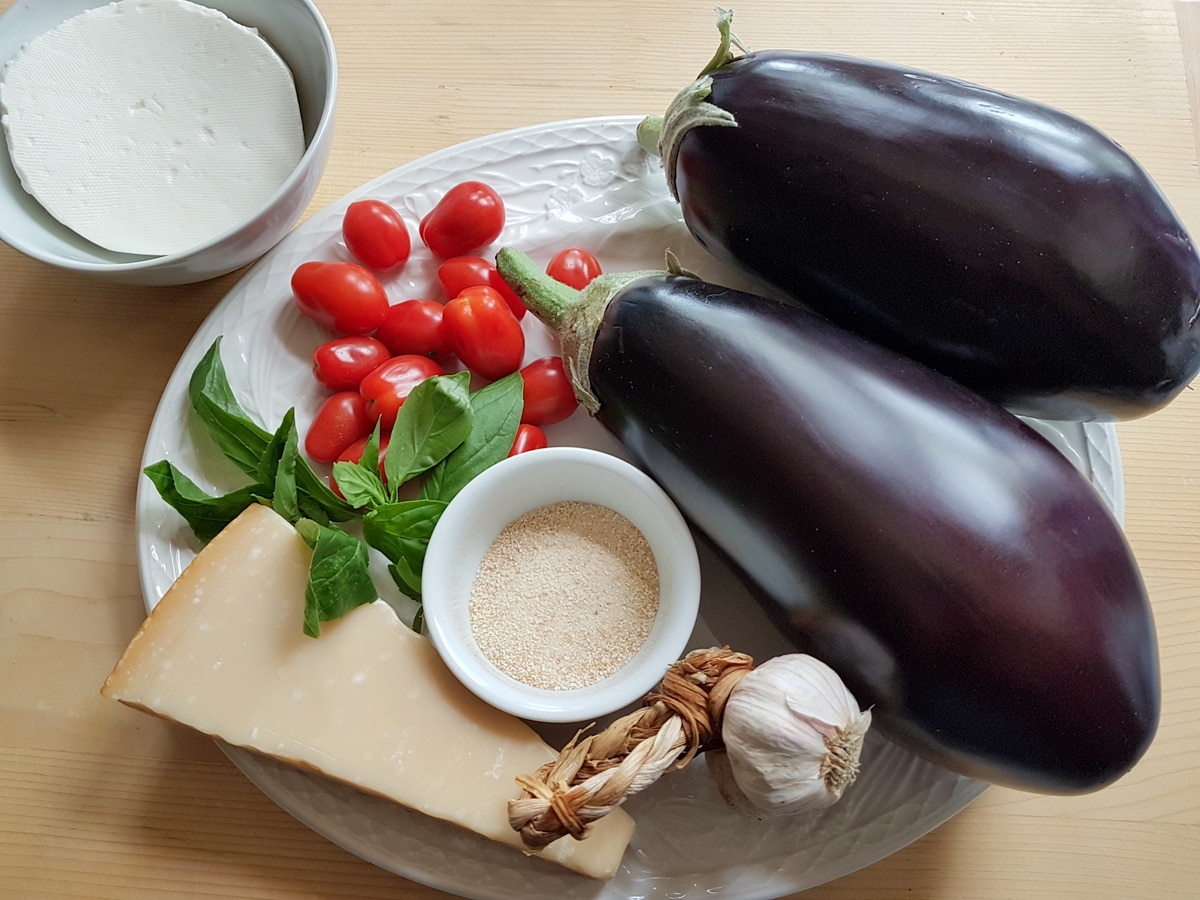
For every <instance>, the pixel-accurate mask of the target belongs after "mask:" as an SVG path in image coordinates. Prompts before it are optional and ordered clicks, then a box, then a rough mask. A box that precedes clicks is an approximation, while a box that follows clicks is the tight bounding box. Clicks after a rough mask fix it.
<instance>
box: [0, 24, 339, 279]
mask: <svg viewBox="0 0 1200 900" xmlns="http://www.w3.org/2000/svg"><path fill="white" fill-rule="evenodd" d="M104 2H105V0H101V2H100V3H98V4H97V5H103V3H104ZM108 2H111V0H108ZM193 2H197V3H199V4H200V5H202V6H206V5H207V4H206V3H205V0H193ZM293 2H296V3H299V4H300V5H301V6H303V7H304V9H305V11H306V12H307V13H308V14H309V16H310V17H311V19H312V21H313V24H314V25H316V27H317V32H318V34H319V36H320V38H321V48H322V50H323V52H324V56H325V64H326V75H325V85H324V98H325V102H324V104H323V106H322V108H321V117H320V119H318V120H317V126H316V128H314V129H313V133H312V138H311V139H310V140H309V141H308V143H307V145H306V146H305V148H304V153H302V154H301V155H300V159H299V161H297V163H296V165H295V166H294V167H293V168H292V171H291V172H290V173H289V174H288V177H287V178H285V179H284V180H283V182H282V183H281V184H280V185H279V187H278V188H277V189H276V190H275V192H274V193H272V194H271V196H270V197H269V198H268V199H267V200H266V201H265V202H264V203H263V205H262V206H261V207H260V208H259V209H258V210H257V211H256V212H255V213H254V214H253V215H251V216H249V217H248V218H246V219H243V220H242V221H241V222H238V223H237V224H236V225H231V226H230V227H229V228H227V229H225V230H224V231H222V232H220V233H219V234H216V235H214V236H213V237H211V238H209V239H208V240H207V241H204V242H203V243H200V244H195V245H194V246H192V247H188V248H187V249H186V250H177V251H176V252H174V253H168V254H163V255H160V256H140V257H137V258H134V259H130V260H128V261H123V262H115V261H114V262H92V261H89V260H81V259H76V258H73V257H69V256H60V255H59V254H57V253H48V252H47V251H46V250H45V249H44V248H42V247H39V246H36V245H31V244H29V243H28V242H26V241H23V240H21V239H20V237H18V236H16V235H13V234H10V233H9V231H8V229H7V228H5V227H4V223H3V222H2V221H0V241H3V242H4V243H6V244H8V245H9V246H10V247H12V248H13V249H14V250H16V251H18V252H19V253H23V254H25V255H26V256H29V257H31V258H32V259H36V260H38V261H39V262H43V263H48V264H49V265H52V266H57V267H58V268H61V269H67V270H70V271H73V272H84V273H103V274H106V275H113V274H120V273H124V272H139V271H142V270H145V269H154V268H159V267H170V266H173V265H177V264H179V263H183V262H186V261H187V260H189V259H191V258H193V257H195V256H197V255H200V254H202V253H205V252H207V251H209V250H211V249H212V248H213V247H216V246H218V245H220V244H222V243H224V242H225V241H227V240H228V239H229V238H230V237H233V236H234V235H236V234H237V233H238V232H239V231H241V230H242V229H243V228H245V227H246V226H247V224H249V223H250V222H253V221H255V220H256V219H258V218H259V217H260V216H262V215H263V214H264V213H265V212H266V211H267V210H269V209H271V208H272V207H274V206H275V205H276V204H277V203H279V201H280V200H281V199H282V198H283V197H284V196H286V195H287V194H289V193H291V192H292V191H294V190H295V188H296V185H297V184H298V183H299V182H300V181H302V180H303V179H304V178H306V177H308V176H307V172H308V171H309V169H310V168H311V167H312V166H313V164H314V162H319V160H318V159H317V157H319V156H320V155H322V154H324V153H325V152H326V151H325V150H324V149H323V146H324V144H325V142H326V140H327V138H328V136H329V133H330V132H331V131H332V130H333V119H334V110H335V107H336V105H337V91H338V67H337V52H336V50H335V48H334V43H333V35H332V34H331V33H330V31H329V25H328V23H327V22H326V21H325V18H324V16H322V15H321V11H320V10H319V9H318V8H317V6H316V4H315V3H314V2H313V0H293ZM19 8H20V7H19V6H17V5H14V6H12V7H10V8H9V9H8V10H7V11H6V12H5V13H4V15H3V16H0V24H3V19H4V18H5V17H6V16H8V15H9V13H12V12H14V11H17V10H19ZM214 8H215V7H214ZM276 52H278V51H276ZM6 63H7V60H0V67H3V66H4V65H5V64H6ZM289 68H290V67H289ZM0 143H4V144H5V145H6V146H5V147H4V148H3V152H5V153H7V152H8V148H7V140H6V139H4V138H3V137H0Z"/></svg>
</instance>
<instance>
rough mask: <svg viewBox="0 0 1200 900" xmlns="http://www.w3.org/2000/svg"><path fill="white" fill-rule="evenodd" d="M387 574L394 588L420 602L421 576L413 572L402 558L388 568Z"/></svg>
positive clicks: (409, 564) (408, 563) (410, 566)
mask: <svg viewBox="0 0 1200 900" xmlns="http://www.w3.org/2000/svg"><path fill="white" fill-rule="evenodd" d="M388 573H389V574H390V575H391V576H392V581H394V582H396V587H398V588H400V590H401V591H402V592H403V593H404V594H405V595H407V596H408V597H409V598H411V599H413V600H416V601H417V602H418V603H420V602H421V574H420V571H419V570H418V571H414V570H413V566H412V564H411V563H410V562H409V561H408V560H407V559H406V558H404V557H403V556H402V557H400V558H399V559H398V560H396V561H395V562H394V563H391V564H390V565H389V566H388Z"/></svg>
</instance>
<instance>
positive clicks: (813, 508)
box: [498, 249, 1159, 793]
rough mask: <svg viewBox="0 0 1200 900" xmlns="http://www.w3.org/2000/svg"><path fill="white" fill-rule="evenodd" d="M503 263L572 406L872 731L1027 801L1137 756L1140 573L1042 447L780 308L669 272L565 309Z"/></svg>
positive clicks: (1083, 491)
mask: <svg viewBox="0 0 1200 900" xmlns="http://www.w3.org/2000/svg"><path fill="white" fill-rule="evenodd" d="M498 264H499V267H500V271H501V273H502V274H503V275H504V277H505V279H506V280H507V281H508V282H509V283H510V284H511V285H513V287H514V288H515V289H516V290H517V291H518V293H520V294H521V295H522V297H523V298H524V299H525V300H526V302H527V303H528V304H529V307H530V309H531V310H533V312H534V313H535V314H536V315H537V316H538V317H539V318H541V319H542V320H543V321H544V322H546V323H547V324H548V325H550V326H551V327H552V328H555V329H557V330H558V331H559V333H560V334H561V335H562V338H563V348H564V355H565V358H566V359H567V365H568V370H569V371H570V372H572V374H573V379H574V383H575V387H576V393H577V394H578V395H579V396H580V399H581V401H582V402H583V403H584V404H585V406H587V407H588V408H589V409H590V410H591V411H592V412H593V413H594V415H595V416H596V418H597V419H598V420H599V421H600V422H601V423H603V424H604V426H605V427H606V428H608V429H609V430H610V431H611V432H612V433H613V434H614V435H616V437H617V438H618V439H619V440H620V441H621V443H622V444H623V445H624V446H625V447H626V448H627V449H628V451H629V453H630V455H631V456H632V457H633V458H634V459H635V461H636V462H637V463H638V464H639V465H640V466H641V467H643V468H644V469H645V471H647V472H648V473H649V474H650V475H651V476H652V477H654V478H655V480H657V481H658V482H659V483H660V484H661V485H662V486H663V487H664V488H665V489H666V491H667V492H668V493H669V494H670V495H671V497H672V498H674V500H675V502H676V503H677V504H678V505H679V507H680V508H681V509H682V510H683V512H684V514H685V515H686V516H687V517H688V518H689V519H690V520H691V522H692V523H693V524H694V525H695V526H696V528H697V529H698V530H699V531H700V532H701V533H702V534H703V535H705V536H707V538H708V539H709V540H710V541H711V542H712V543H713V545H714V546H715V547H716V548H717V549H718V550H719V551H720V553H721V554H723V555H724V557H725V558H726V559H727V560H728V561H729V562H730V563H731V564H732V566H733V567H734V569H735V571H738V572H739V573H740V574H741V575H742V576H743V577H744V579H745V580H746V582H747V584H748V585H749V586H750V587H751V589H752V590H753V591H754V592H755V594H756V595H757V596H758V597H759V598H760V599H761V601H762V603H763V604H764V607H765V608H766V609H767V610H768V611H769V612H770V613H771V614H772V615H773V617H774V618H775V620H776V621H777V623H778V624H779V626H780V627H781V628H782V629H783V630H784V631H785V633H786V634H788V635H789V636H790V637H791V638H792V639H794V641H795V643H796V645H797V647H799V648H801V649H803V650H806V651H807V652H810V653H813V654H814V655H816V656H818V657H820V658H821V659H823V660H825V661H826V662H827V663H828V664H830V665H831V666H833V667H834V669H836V670H837V671H838V673H839V674H840V675H841V676H842V678H843V679H844V680H845V681H846V683H847V685H849V686H850V688H851V689H852V690H853V691H854V693H855V695H856V696H857V698H858V699H859V701H860V702H861V703H863V704H864V705H869V706H871V707H872V708H873V717H874V721H875V722H876V723H877V724H878V726H879V728H880V729H881V731H883V732H884V733H886V734H887V735H889V736H890V737H891V738H893V739H894V740H896V741H897V742H899V743H902V744H904V745H907V746H908V747H910V748H912V749H913V750H914V751H916V752H917V753H919V754H921V755H923V756H925V757H927V758H928V759H931V760H933V761H935V762H938V763H941V764H943V765H945V766H946V767H948V768H950V769H953V770H955V771H958V772H962V773H964V774H967V775H970V776H974V777H978V778H981V779H984V780H988V781H993V782H997V783H1003V784H1008V785H1011V786H1015V787H1018V788H1022V789H1026V790H1033V791H1039V792H1046V793H1074V792H1082V791H1089V790H1095V789H1097V788H1100V787H1102V786H1104V785H1106V784H1108V783H1110V782H1111V781H1113V780H1114V779H1115V778H1117V777H1118V776H1119V775H1121V774H1122V773H1123V772H1125V771H1127V770H1128V769H1129V768H1130V767H1131V766H1132V765H1133V764H1134V763H1135V762H1136V761H1137V760H1138V758H1139V757H1140V756H1141V755H1142V753H1143V751H1144V750H1145V749H1146V747H1147V746H1148V745H1149V743H1150V741H1151V739H1152V736H1153V734H1154V732H1155V729H1156V726H1157V722H1158V709H1159V682H1158V657H1157V645H1156V640H1155V633H1154V625H1153V620H1152V616H1151V612H1150V608H1149V604H1148V602H1147V598H1146V594H1145V591H1144V588H1143V585H1142V581H1141V577H1140V575H1139V572H1138V569H1137V566H1136V564H1135V562H1134V559H1133V558H1132V556H1131V554H1130V550H1129V547H1128V545H1127V544H1126V541H1125V539H1124V536H1123V534H1122V532H1121V529H1120V527H1119V526H1118V524H1117V523H1116V522H1115V521H1114V519H1113V517H1112V515H1111V514H1110V512H1109V510H1108V508H1107V507H1106V506H1105V505H1104V503H1103V501H1102V500H1101V498H1100V497H1099V495H1098V494H1097V493H1096V491H1095V490H1094V489H1093V487H1092V485H1091V484H1090V483H1089V482H1088V481H1087V479H1086V478H1084V477H1083V476H1082V475H1081V474H1080V473H1079V472H1078V471H1077V470H1076V469H1075V468H1074V467H1073V466H1072V465H1071V464H1070V463H1069V462H1068V461H1067V460H1066V459H1065V458H1064V457H1063V456H1062V455H1061V454H1060V453H1059V452H1057V451H1056V450H1055V449H1054V448H1053V446H1052V445H1051V444H1050V443H1049V442H1048V441H1046V440H1045V439H1044V438H1042V437H1041V436H1040V435H1039V434H1038V433H1037V432H1035V431H1034V430H1032V429H1031V428H1029V427H1028V426H1026V425H1025V424H1024V423H1022V422H1021V421H1020V420H1019V419H1017V418H1016V417H1015V416H1013V415H1011V414H1010V413H1008V412H1006V411H1005V410H1003V409H1001V408H1000V407H999V406H996V405H995V404H993V403H991V402H989V401H987V400H985V399H983V398H981V397H980V396H979V395H978V394H976V393H974V392H972V391H969V390H968V389H966V388H964V387H962V386H961V385H959V384H958V383H957V382H955V381H953V380H951V379H949V378H947V377H945V376H943V375H941V374H939V373H938V372H936V371H934V370H932V369H930V368H928V367H926V366H923V365H921V364H919V363H916V362H914V361H912V360H910V359H908V358H906V357H904V356H901V355H899V354H896V353H895V352H893V351H891V350H889V349H887V348H885V347H882V346H880V345H878V344H875V343H873V342H870V341H867V340H865V339H863V338H861V337H859V336H857V335H854V334H852V333H850V332H847V331H845V330H843V329H840V328H838V327H837V326H834V325H832V324H831V323H829V322H828V321H826V320H824V319H823V318H821V317H819V316H816V315H815V314H812V313H810V312H808V311H807V310H805V309H802V308H801V307H799V306H796V305H794V304H788V303H782V302H776V301H773V300H769V299H766V298H763V297H758V296H755V295H751V294H746V293H741V292H738V291H734V290H730V289H728V288H723V287H719V286H716V285H713V284H709V283H706V282H703V281H698V280H695V279H692V278H687V277H681V276H677V275H667V274H665V273H661V274H646V273H642V274H641V275H638V276H614V275H606V276H601V278H599V279H597V281H596V282H594V283H593V285H591V286H589V288H588V289H587V290H586V291H585V292H584V294H583V295H580V294H579V293H578V292H576V291H573V290H571V289H569V288H566V287H565V286H563V285H560V284H558V283H557V282H552V281H550V280H549V279H547V278H545V276H544V275H543V274H542V273H541V272H540V270H539V269H538V268H537V266H536V265H534V264H533V263H532V262H531V261H530V260H529V258H528V257H526V256H524V255H523V254H521V253H519V252H518V251H513V250H507V249H506V250H503V251H501V253H500V254H499V256H498ZM631 278H632V280H630V279H631Z"/></svg>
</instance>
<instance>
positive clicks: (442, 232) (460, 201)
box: [419, 181, 504, 259]
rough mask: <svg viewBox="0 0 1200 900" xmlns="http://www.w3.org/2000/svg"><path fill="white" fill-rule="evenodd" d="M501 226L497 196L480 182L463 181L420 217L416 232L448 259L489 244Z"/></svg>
mask: <svg viewBox="0 0 1200 900" xmlns="http://www.w3.org/2000/svg"><path fill="white" fill-rule="evenodd" d="M503 229H504V201H503V200H501V199H500V195H499V194H497V193H496V192H495V191H494V190H492V188H490V187H488V186H487V185H486V184H484V183H483V182H482V181H464V182H462V183H461V184H456V185H455V186H454V187H452V188H450V190H449V191H447V192H446V196H444V197H443V198H442V199H441V200H439V201H438V202H437V205H436V206H434V208H433V209H431V210H430V211H429V212H428V213H427V214H426V215H425V218H423V219H421V225H420V228H419V233H420V235H421V240H423V241H424V242H425V246H426V247H428V248H429V249H430V251H431V252H432V253H433V255H434V256H436V257H438V258H439V259H450V258H451V257H452V256H463V255H465V254H467V253H470V252H471V251H472V250H476V249H478V248H479V247H483V246H484V245H486V244H490V243H491V242H492V241H494V240H495V239H496V238H498V237H499V236H500V232H501V231H502V230H503Z"/></svg>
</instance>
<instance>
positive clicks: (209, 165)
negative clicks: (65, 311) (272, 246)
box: [0, 0, 304, 255]
mask: <svg viewBox="0 0 1200 900" xmlns="http://www.w3.org/2000/svg"><path fill="white" fill-rule="evenodd" d="M0 115H2V119H0V121H2V122H3V128H4V134H5V139H6V141H7V143H8V150H9V155H10V156H11V158H12V163H13V168H14V169H15V170H16V172H17V175H18V176H19V177H20V179H21V184H22V185H23V186H24V188H25V190H26V191H28V192H29V193H30V194H32V195H33V196H34V198H36V199H37V201H38V202H39V203H41V205H42V206H43V207H44V208H45V209H46V210H47V211H48V212H49V213H50V214H51V215H52V216H54V218H56V219H58V220H59V221H60V222H62V223H63V224H64V225H66V226H67V227H69V228H71V229H72V230H74V231H75V232H77V233H78V234H80V235H82V236H83V237H85V238H87V239H88V240H90V241H92V242H93V243H95V244H99V245H100V246H101V247H105V248H107V249H109V250H114V251H117V252H121V253H131V254H140V255H165V254H170V253H175V252H178V251H182V250H186V249H188V248H190V247H194V246H196V245H198V244H202V243H204V242H206V241H208V240H210V239H211V238H214V237H216V236H217V235H219V234H221V233H222V232H224V231H226V230H228V229H229V228H231V227H232V226H234V225H236V224H238V223H239V222H241V221H244V220H245V219H248V218H250V217H251V216H253V215H254V214H255V213H256V212H258V211H259V210H260V209H261V208H262V207H263V206H264V205H265V204H266V202H267V200H268V199H269V198H270V197H271V196H272V195H273V194H274V193H275V191H276V190H278V188H279V187H280V186H281V185H282V184H283V182H284V181H285V180H286V179H287V177H288V175H289V174H290V173H291V172H292V170H293V169H294V168H295V167H296V164H297V163H298V162H299V160H300V157H301V156H302V155H303V153H304V134H303V127H302V125H301V120H300V108H299V103H298V101H297V99H296V89H295V85H294V83H293V80H292V74H291V72H290V70H289V69H288V68H287V65H286V64H285V63H284V62H283V60H282V59H280V57H279V55H278V54H277V53H276V52H275V51H274V50H273V49H272V48H271V47H270V45H268V44H267V42H266V41H264V40H263V39H262V38H261V37H260V36H259V35H258V33H257V32H256V31H254V30H252V29H249V28H246V27H244V26H242V25H240V24H238V23H236V22H234V21H232V20H231V19H229V18H228V17H227V16H226V15H225V14H224V13H221V12H219V11H217V10H214V9H210V8H208V7H205V6H200V5H198V4H195V3H190V2H186V0H119V2H115V3H109V4H108V5H106V6H100V7H96V8H95V9H90V10H88V11H86V12H84V13H81V14H80V15H77V16H75V17H73V18H71V19H68V20H67V21H65V22H63V23H62V24H61V25H59V26H57V27H56V28H53V29H51V30H50V31H48V32H46V33H44V34H41V35H39V36H38V37H36V38H34V39H33V40H31V41H30V42H29V43H28V44H26V45H25V46H24V47H22V48H21V50H20V51H19V52H18V53H17V55H16V56H15V57H13V58H12V59H11V60H9V62H8V63H7V64H6V65H5V67H4V69H3V71H2V72H0Z"/></svg>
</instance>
